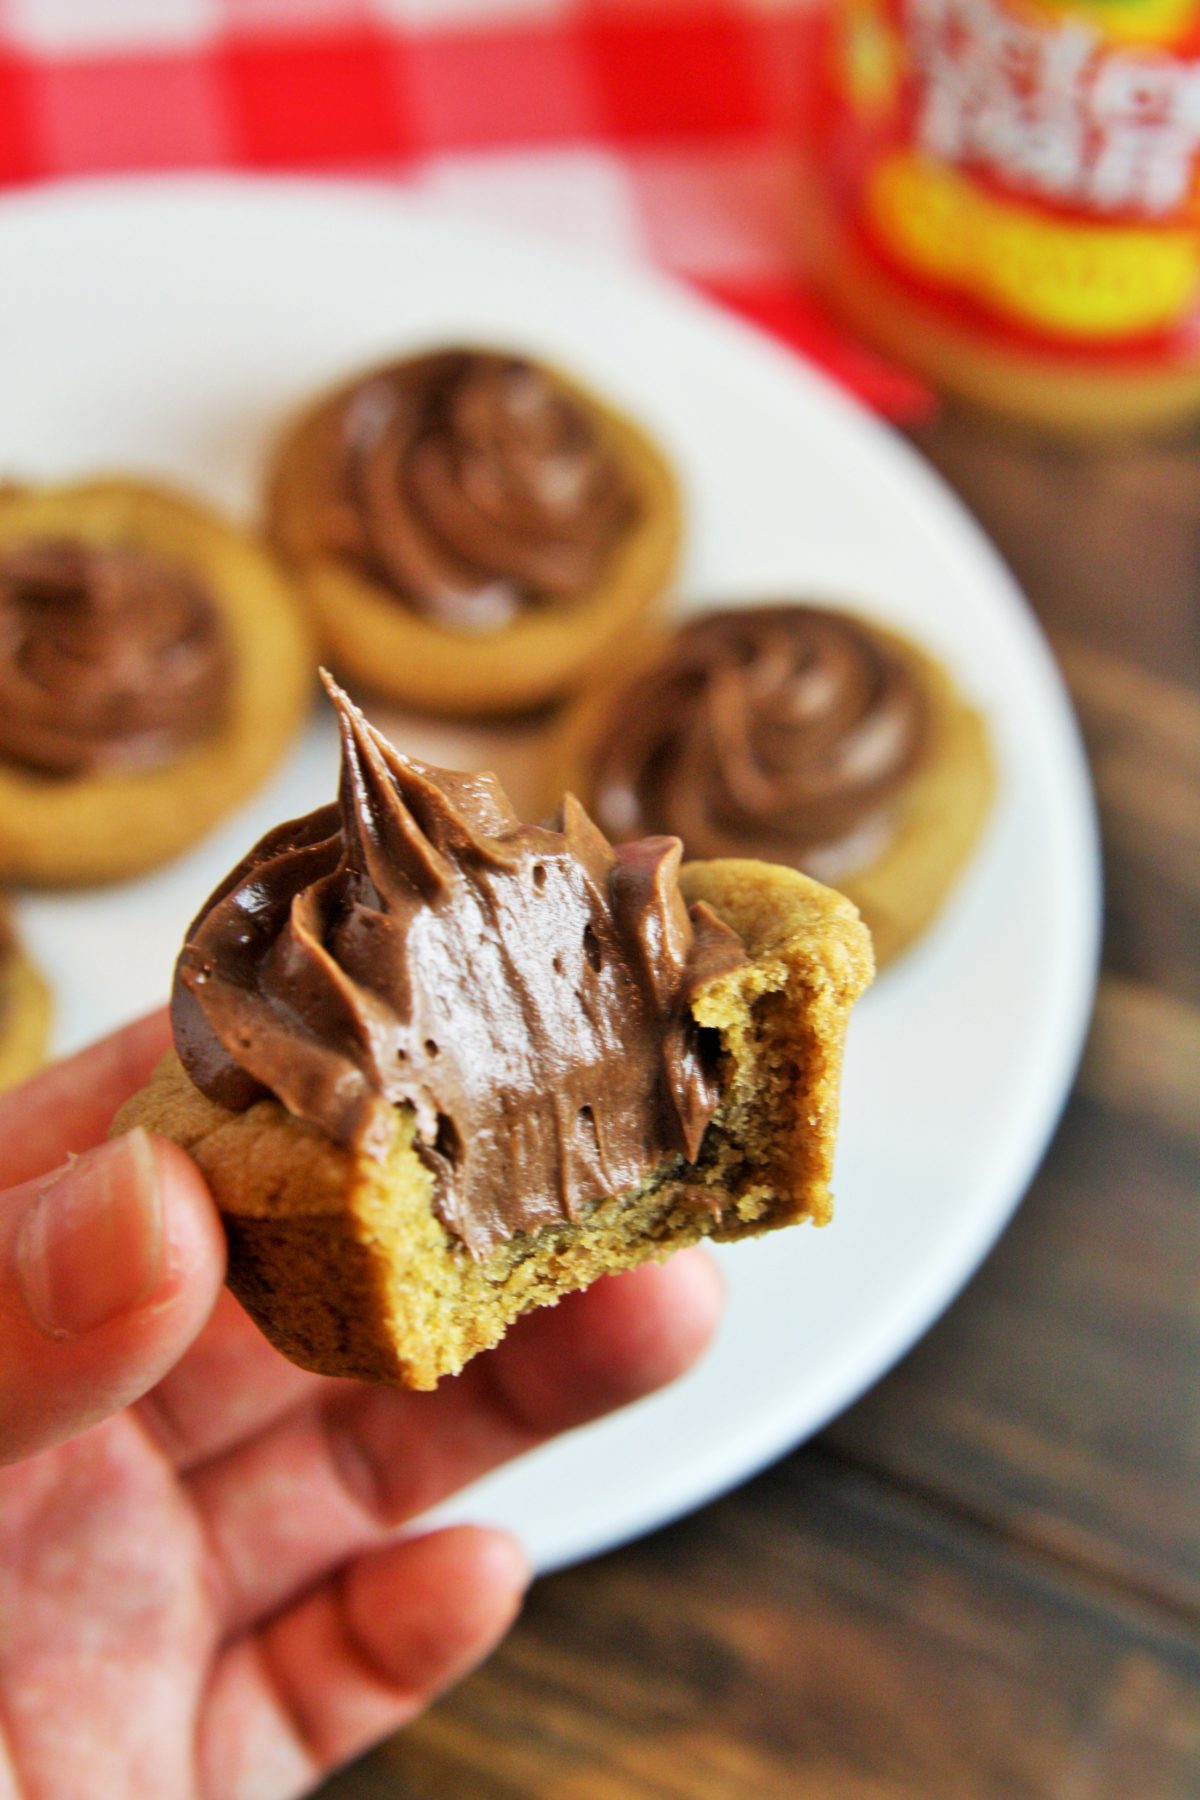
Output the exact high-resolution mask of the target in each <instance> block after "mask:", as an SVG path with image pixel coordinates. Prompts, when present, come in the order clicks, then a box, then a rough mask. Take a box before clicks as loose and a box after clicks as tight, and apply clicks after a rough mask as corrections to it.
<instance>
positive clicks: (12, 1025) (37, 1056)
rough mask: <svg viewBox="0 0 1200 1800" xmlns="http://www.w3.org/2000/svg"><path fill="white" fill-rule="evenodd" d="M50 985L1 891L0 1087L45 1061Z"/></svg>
mask: <svg viewBox="0 0 1200 1800" xmlns="http://www.w3.org/2000/svg"><path fill="white" fill-rule="evenodd" d="M52 1011H53V1007H52V1002H51V998H50V989H49V987H48V986H47V985H46V982H45V981H44V980H43V978H42V976H41V974H40V973H39V972H38V970H37V968H36V967H35V965H34V964H33V963H32V962H31V961H30V960H29V957H28V956H27V955H26V954H25V951H24V948H23V947H22V944H21V940H20V937H19V936H18V933H17V928H16V924H15V922H14V920H13V916H12V909H11V907H10V905H9V902H8V900H7V899H6V898H5V896H4V895H3V894H0V1090H3V1089H4V1088H9V1087H13V1086H14V1085H15V1084H16V1083H17V1082H18V1081H24V1079H25V1077H26V1076H27V1075H32V1073H33V1071H34V1070H35V1069H36V1068H38V1067H39V1065H40V1064H41V1063H42V1062H44V1060H45V1056H46V1046H47V1043H48V1041H49V1037H50V1022H51V1016H52Z"/></svg>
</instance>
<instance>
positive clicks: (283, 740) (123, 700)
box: [0, 480, 315, 885]
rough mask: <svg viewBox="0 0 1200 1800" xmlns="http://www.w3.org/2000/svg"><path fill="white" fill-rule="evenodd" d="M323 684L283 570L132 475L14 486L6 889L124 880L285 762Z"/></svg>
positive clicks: (7, 599) (8, 563) (4, 631)
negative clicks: (315, 688)
mask: <svg viewBox="0 0 1200 1800" xmlns="http://www.w3.org/2000/svg"><path fill="white" fill-rule="evenodd" d="M314 673H315V660H314V657H313V652H312V646H311V638H310V633H309V629H308V626H307V623H306V621H305V619H304V616H303V612H302V610H301V609H300V608H299V607H298V606H297V604H296V602H295V600H294V597H293V594H292V592H291V590H290V588H289V585H288V583H287V581H286V579H285V578H284V576H283V574H282V572H281V571H280V569H279V568H278V567H277V566H276V564H275V562H274V560H273V558H272V557H271V556H270V555H269V554H268V553H267V552H266V551H265V550H264V549H263V547H262V546H261V545H260V544H258V543H257V542H255V540H254V539H252V538H250V537H249V536H247V535H246V534H245V533H243V532H240V531H237V530H235V529H234V527H233V526H231V525H228V524H226V522H225V521H224V520H223V519H221V518H219V517H218V516H217V515H216V514H214V513H213V512H211V511H209V510H208V509H207V508H206V507H203V506H200V505H197V504H195V503H194V502H192V501H190V500H187V499H185V498H184V497H182V496H181V495H179V494H176V493H173V492H168V491H166V490H165V489H160V488H157V487H150V486H147V485H145V484H144V483H141V482H134V481H117V480H111V481H93V482H88V483H85V484H82V485H78V486H72V487H60V488H40V489H38V488H27V489H20V488H13V489H9V490H7V491H5V492H3V493H0V879H3V880H5V881H13V882H30V883H41V884H47V885H65V884H77V883H85V882H97V881H107V880H112V879H115V878H116V877H119V876H123V875H132V874H134V873H136V872H138V871H140V870H144V869H148V868H151V867H153V866H154V865H155V864H156V863H160V862H163V861H165V860H166V859H167V858H168V857H171V856H174V855H175V854H176V853H177V852H178V851H180V850H182V849H184V848H185V847H186V846H187V845H188V844H191V843H193V842H194V841H195V840H196V839H197V838H199V837H202V836H203V835H204V833H205V832H206V831H207V830H208V829H209V828H210V827H211V826H212V825H214V824H215V823H216V821H217V820H218V819H219V818H221V817H222V815H223V814H225V813H226V812H228V811H229V810H230V809H231V808H232V807H233V806H235V805H236V804H237V803H238V802H239V801H240V800H242V799H243V798H245V796H246V795H247V794H248V793H249V792H250V791H251V789H252V788H254V787H255V786H256V785H257V784H258V783H259V782H260V781H261V780H262V779H263V777H264V776H265V775H266V774H267V773H268V771H269V770H270V769H271V768H272V767H273V765H274V764H275V763H276V762H277V761H278V760H279V758H280V756H281V755H282V753H283V751H284V750H285V749H286V747H287V745H288V744H289V743H290V741H291V740H292V738H293V736H294V735H295V733H296V731H297V729H298V728H299V726H300V723H301V721H302V719H303V717H304V715H305V713H306V711H307V708H308V704H309V695H310V692H311V687H312V680H313V675H314Z"/></svg>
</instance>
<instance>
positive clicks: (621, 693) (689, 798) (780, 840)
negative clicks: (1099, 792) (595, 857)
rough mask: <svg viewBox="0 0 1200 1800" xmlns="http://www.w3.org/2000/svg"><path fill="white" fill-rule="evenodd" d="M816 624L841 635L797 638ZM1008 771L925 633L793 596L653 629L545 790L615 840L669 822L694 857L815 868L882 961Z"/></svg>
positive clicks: (927, 908)
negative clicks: (924, 641) (909, 633)
mask: <svg viewBox="0 0 1200 1800" xmlns="http://www.w3.org/2000/svg"><path fill="white" fill-rule="evenodd" d="M813 629H816V630H818V631H819V632H820V633H821V634H822V636H824V634H825V633H827V632H828V633H829V641H817V642H814V643H809V642H807V641H805V642H800V641H799V640H798V639H797V640H796V641H792V640H793V638H794V636H795V633H796V632H797V631H799V632H803V633H808V632H809V631H810V630H813ZM726 634H728V638H729V641H728V642H726V641H724V640H725V638H726ZM860 663H861V666H860ZM801 684H807V685H806V686H804V688H803V691H802V685H801ZM995 785H996V775H995V764H994V759H993V755H992V749H991V744H990V739H989V733H988V729H987V725H986V723H985V721H984V718H983V716H982V715H981V713H980V712H979V711H978V710H977V709H976V708H975V707H974V706H972V705H971V704H970V702H969V701H968V700H967V699H965V698H964V696H963V695H962V694H961V693H960V692H959V689H958V687H957V684H956V683H955V681H954V680H953V678H952V677H951V676H950V674H949V673H948V672H947V671H946V670H945V669H944V668H943V667H942V665H941V664H940V663H939V662H937V661H936V660H935V659H934V658H933V657H932V656H930V655H929V654H928V653H927V652H926V651H925V650H924V649H923V648H922V647H921V646H919V645H917V644H915V643H913V642H912V640H911V639H909V638H907V637H904V636H901V635H900V634H899V633H898V632H895V631H892V630H890V629H888V628H886V627H884V626H882V625H879V624H877V623H875V622H874V621H871V620H867V619H864V618H861V617H858V616H856V615H852V614H843V613H840V612H838V613H833V612H829V611H826V610H825V609H823V608H818V607H809V606H801V605H796V604H792V603H786V602H785V603H779V604H771V605H765V606H761V607H751V608H745V609H742V608H737V609H731V610H729V611H727V612H724V611H712V612H708V613H703V614H697V615H696V616H695V618H694V619H692V620H690V621H688V622H687V623H686V624H684V625H683V626H682V627H680V628H679V630H677V631H676V632H674V633H670V632H667V631H663V630H649V631H647V632H645V633H643V634H642V635H641V636H640V638H639V639H638V641H637V642H636V643H635V644H633V645H631V646H630V647H629V648H628V650H627V651H626V653H625V655H624V657H623V658H622V661H621V663H620V665H619V667H618V666H616V665H615V664H613V663H612V662H610V664H609V666H608V669H607V670H606V671H605V672H604V673H602V674H601V676H600V679H599V680H598V681H597V683H596V684H595V686H594V687H593V688H591V689H590V690H589V691H588V692H587V693H585V694H583V695H580V696H579V697H578V698H577V699H576V700H575V702H574V703H573V704H572V706H571V707H569V708H568V710H567V712H566V714H565V716H564V718H563V721H562V723H561V725H560V726H559V727H558V728H557V730H556V732H555V733H554V735H553V737H552V739H551V743H550V747H549V750H548V754H547V757H546V778H545V786H544V790H543V793H544V803H545V804H549V802H550V799H551V796H552V795H553V794H555V793H558V792H561V791H562V789H563V788H567V789H570V790H571V791H572V792H575V793H577V794H579V796H580V797H581V799H582V800H583V802H584V804H585V805H586V806H587V807H588V808H589V810H590V811H591V812H592V813H593V815H594V816H595V817H596V819H597V821H598V823H599V825H600V827H601V829H602V830H604V831H605V832H607V834H608V835H609V836H610V837H611V838H612V839H613V841H614V842H620V841H622V840H624V839H626V838H629V837H634V836H638V835H641V834H642V833H645V832H647V831H669V832H675V833H677V834H678V835H679V836H680V837H682V838H683V841H684V853H685V855H691V856H699V855H708V856H714V855H726V854H744V855H747V856H761V857H764V858H766V859H768V860H770V861H771V862H774V863H788V864H791V865H792V866H794V867H797V868H800V869H802V870H807V872H809V873H810V874H812V875H814V876H816V877H819V878H820V879H821V880H822V881H827V882H830V883H832V884H833V885H834V886H835V887H836V888H837V889H838V890H839V892H841V893H843V894H845V895H846V896H847V898H848V899H850V900H852V901H853V902H854V904H855V906H856V907H857V908H858V909H859V911H860V912H861V914H862V917H863V920H864V922H865V923H866V925H867V926H868V928H869V930H870V932H871V937H872V941H873V943H874V948H875V958H876V963H877V965H878V966H879V967H881V968H882V967H883V966H884V965H885V964H887V963H890V962H891V961H892V960H893V959H894V958H896V957H897V956H899V955H900V954H901V953H902V952H903V951H904V950H906V949H907V948H908V947H909V946H910V945H911V944H913V943H914V942H915V941H916V940H917V939H918V938H919V937H920V936H921V935H922V934H923V933H924V932H925V931H926V930H927V929H928V928H929V926H930V925H931V924H932V923H933V921H934V920H935V919H936V917H937V915H938V913H939V912H940V911H941V908H942V906H943V904H944V903H945V901H946V900H947V898H948V897H949V895H950V893H951V892H952V890H953V888H954V885H955V883H956V881H957V880H958V878H959V876H960V875H961V873H962V872H963V870H964V869H965V867H966V865H967V863H968V862H969V860H970V858H971V856H972V853H973V852H974V850H975V847H976V845H977V843H978V840H979V837H980V834H981V832H982V830H983V827H984V825H985V823H986V821H987V817H988V814H989V812H990V810H991V806H992V801H993V797H994V793H995ZM793 828H794V829H795V833H796V835H794V836H789V832H790V831H791V830H792V829H793ZM801 828H803V830H804V831H805V832H806V833H807V836H806V837H805V836H802V835H800V833H801ZM822 830H825V831H827V832H828V833H829V834H830V835H829V836H828V837H827V838H825V839H824V840H823V839H822V836H821V833H822Z"/></svg>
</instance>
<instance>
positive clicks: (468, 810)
mask: <svg viewBox="0 0 1200 1800" xmlns="http://www.w3.org/2000/svg"><path fill="white" fill-rule="evenodd" d="M330 693H331V696H332V698H333V700H334V704H335V706H336V707H337V712H338V720H339V726H340V729H341V739H342V773H341V783H340V789H339V798H338V801H337V804H336V805H333V806H326V807H322V808H321V809H320V810H319V811H318V812H315V813H311V814H310V815H309V816H308V817H307V818H304V819H300V820H297V821H295V822H294V823H291V824H287V825H281V826H279V827H278V828H277V829H276V830H274V831H272V832H270V833H269V834H268V835H267V836H266V837H265V838H264V839H263V840H262V842H261V843H259V844H258V845H257V846H256V847H255V848H254V849H253V850H252V851H251V852H250V854H249V856H248V857H247V858H246V859H245V861H244V862H242V863H241V864H239V866H238V867H237V868H236V869H235V870H234V871H233V872H232V874H231V875H230V876H229V877H228V879H227V880H226V881H225V882H224V883H223V884H222V885H221V887H219V888H218V889H217V891H216V893H215V894H213V895H212V897H211V898H210V899H209V901H208V902H207V903H206V905H205V906H204V908H203V910H202V911H201V913H200V915H199V917H198V918H197V919H196V920H195V922H194V923H193V924H192V926H191V928H190V929H189V931H188V934H187V940H186V942H185V944H184V948H183V951H182V953H181V955H180V958H179V961H178V964H177V966H176V972H175V985H174V992H173V997H172V1019H173V1023H174V1030H175V1042H176V1046H177V1048H178V1051H179V1054H180V1057H181V1058H182V1060H183V1063H184V1066H185V1067H186V1069H187V1070H188V1073H189V1074H190V1075H191V1078H192V1080H193V1081H194V1082H195V1083H196V1085H197V1086H198V1087H200V1088H201V1089H202V1090H203V1091H204V1092H205V1093H206V1094H208V1095H209V1096H210V1097H211V1098H212V1099H214V1100H216V1101H218V1102H219V1103H220V1104H222V1105H224V1106H228V1107H231V1108H234V1109H239V1110H240V1109H242V1108H244V1107H246V1106H249V1105H250V1104H251V1103H252V1102H253V1101H255V1100H256V1099H260V1098H261V1097H262V1096H263V1095H264V1094H267V1093H270V1094H274V1095H275V1096H276V1098H277V1099H279V1100H280V1101H281V1102H282V1103H283V1105H284V1106H285V1107H287V1109H288V1110H289V1111H290V1112H292V1113H294V1114H295V1115H296V1116H297V1117H299V1118H302V1119H308V1120H311V1121H312V1122H313V1123H314V1124H316V1125H318V1126H320V1127H321V1129H322V1130H323V1131H325V1132H326V1133H327V1134H328V1135H329V1136H330V1137H332V1138H334V1139H336V1140H337V1141H338V1142H339V1143H342V1144H347V1145H355V1146H359V1147H361V1148H363V1149H365V1150H367V1151H368V1152H370V1153H373V1154H382V1152H383V1151H384V1150H385V1149H386V1147H387V1145H388V1144H389V1142H390V1139H391V1132H392V1128H393V1118H394V1115H393V1108H394V1107H395V1106H397V1105H398V1104H401V1103H407V1104H408V1105H410V1106H411V1107H412V1108H413V1110H414V1113H415V1119H416V1130H417V1135H418V1142H419V1145H420V1149H421V1154H422V1155H423V1157H424V1158H425V1160H426V1161H427V1162H428V1164H429V1165H430V1166H431V1167H432V1169H433V1170H434V1172H435V1175H436V1206H437V1210H438V1214H439V1216H440V1218H441V1219H442V1221H443V1223H444V1224H445V1225H446V1227H447V1229H448V1230H450V1231H451V1232H453V1233H455V1234H456V1235H457V1236H458V1237H459V1238H461V1239H462V1240H463V1241H464V1242H465V1244H466V1245H467V1247H468V1249H469V1250H470V1252H471V1253H472V1254H473V1255H475V1256H482V1255H486V1254H487V1252H488V1251H489V1250H490V1249H491V1248H492V1247H493V1246H494V1245H495V1244H497V1243H499V1242H500V1241H501V1240H503V1239H506V1238H508V1237H511V1236H512V1235H513V1234H514V1233H515V1232H519V1231H532V1230H535V1229H536V1228H537V1227H539V1226H541V1225H544V1224H546V1223H549V1222H551V1221H555V1220H561V1219H563V1218H577V1217H578V1216H579V1214H580V1212H581V1210H582V1209H583V1208H584V1207H586V1206H588V1205H589V1204H590V1203H592V1202H593V1201H597V1200H600V1199H602V1198H604V1197H606V1196H608V1195H611V1194H614V1193H618V1192H620V1191H622V1190H624V1189H627V1188H629V1187H632V1186H634V1185H635V1184H636V1183H637V1182H638V1181H640V1180H641V1179H642V1177H643V1176H645V1175H646V1174H647V1173H648V1172H649V1171H650V1170H651V1169H653V1168H654V1167H656V1166H657V1165H658V1163H659V1162H660V1161H662V1159H663V1158H664V1157H667V1156H669V1155H671V1154H678V1155H679V1156H682V1157H686V1158H688V1159H690V1160H694V1159H695V1157H696V1155H697V1153H698V1151H699V1148H700V1142H701V1139H702V1137H703V1135H704V1131H705V1128H706V1126H707V1124H708V1121H709V1119H710V1118H711V1116H712V1113H713V1111H714V1109H715V1107H716V1105H717V1102H718V1098H719V1090H718V1080H717V1070H716V1065H715V1062H714V1052H713V1047H712V1045H711V1044H710V1043H709V1042H708V1041H706V1034H703V1033H701V1032H700V1031H699V1030H698V1028H697V1027H696V1025H695V1023H694V1021H693V1019H692V1016H691V1013H690V1009H689V1001H690V998H691V996H692V995H693V993H694V991H695V989H696V987H697V986H698V985H699V984H700V983H702V982H703V981H705V980H706V979H709V978H711V977H712V976H714V975H717V974H721V973H723V972H725V971H726V970H729V969H732V968H735V967H737V966H738V965H739V964H740V963H742V962H744V961H745V954H744V951H743V950H742V947H741V944H740V942H739V940H738V939H737V938H736V937H735V936H734V934H733V933H732V932H730V931H729V930H728V929H727V928H726V927H725V926H724V925H722V924H721V923H720V922H719V921H718V920H717V919H716V917H715V916H714V915H713V914H712V913H711V912H710V911H709V910H708V908H707V907H705V906H703V905H699V906H696V907H693V908H692V909H691V911H690V912H689V910H688V908H687V907H686V906H685V904H684V901H683V899H682V896H681V894H680V891H679V886H678V882H677V879H676V873H677V869H678V866H679V856H680V846H679V842H678V840H677V839H674V838H657V839H651V840H650V841H648V842H644V843H638V844H631V845H629V846H627V847H626V848H625V849H623V850H621V851H619V852H615V853H614V851H613V850H612V848H611V846H610V845H609V844H608V843H607V841H606V840H605V839H604V838H603V837H602V836H601V834H600V833H599V832H598V831H597V829H596V827H595V826H594V825H593V824H592V823H591V821H590V819H589V818H588V817H587V815H586V814H585V813H584V811H583V809H582V808H581V807H580V805H579V804H578V802H577V801H575V800H574V799H573V798H571V796H569V795H568V796H567V798H566V799H565V800H564V802H563V806H562V811H561V815H560V816H559V817H558V818H557V819H556V820H555V822H554V823H553V824H551V825H548V826H544V827H543V826H533V825H523V824H521V823H520V821H519V820H518V819H517V818H516V816H515V814H514V813H513V810H512V808H511V806H510V804H509V802H508V799H507V797H506V796H505V794H504V792H503V790H502V788H501V787H500V785H499V783H498V782H497V780H496V778H495V776H493V775H456V774H451V773H449V772H447V771H446V770H443V769H435V768H431V767H429V766H428V765H426V764H423V763H419V762H416V761H413V760H412V759H410V758H408V757H405V756H402V755H401V754H400V753H399V752H398V751H397V750H395V749H393V748H392V746H391V745H390V744H389V743H388V742H387V741H386V739H384V738H383V737H381V736H380V735H379V733H378V732H377V731H375V730H374V729H373V728H372V727H371V726H370V725H368V724H367V722H366V720H365V719H364V718H363V717H362V715H361V713H359V712H358V711H357V710H356V708H354V707H353V706H352V705H351V704H350V702H349V701H348V700H347V699H346V697H345V695H344V694H342V693H341V692H340V691H338V690H337V689H335V688H333V687H332V684H330Z"/></svg>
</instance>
